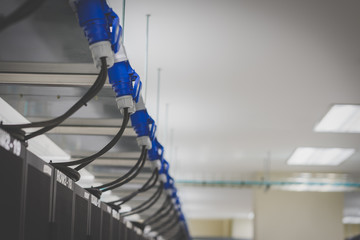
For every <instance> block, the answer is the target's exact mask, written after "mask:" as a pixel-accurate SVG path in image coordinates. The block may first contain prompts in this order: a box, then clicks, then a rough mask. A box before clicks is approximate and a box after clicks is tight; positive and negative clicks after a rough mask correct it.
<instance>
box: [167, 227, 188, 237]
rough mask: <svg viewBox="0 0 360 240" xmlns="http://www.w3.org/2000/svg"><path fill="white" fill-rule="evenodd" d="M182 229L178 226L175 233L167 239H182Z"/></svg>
mask: <svg viewBox="0 0 360 240" xmlns="http://www.w3.org/2000/svg"><path fill="white" fill-rule="evenodd" d="M182 230H183V229H182V228H181V227H179V229H178V230H177V231H176V232H175V234H173V235H171V236H170V237H168V238H167V239H184V238H181V237H182V236H183V234H184V233H183V231H182Z"/></svg>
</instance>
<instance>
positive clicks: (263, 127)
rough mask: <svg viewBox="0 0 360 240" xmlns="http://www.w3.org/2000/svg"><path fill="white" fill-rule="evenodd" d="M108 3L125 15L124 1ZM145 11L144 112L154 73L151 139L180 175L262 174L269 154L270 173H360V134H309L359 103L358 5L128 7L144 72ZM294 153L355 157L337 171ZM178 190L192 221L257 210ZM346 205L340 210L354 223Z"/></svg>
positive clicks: (128, 31)
mask: <svg viewBox="0 0 360 240" xmlns="http://www.w3.org/2000/svg"><path fill="white" fill-rule="evenodd" d="M108 2H109V3H110V5H111V6H112V7H113V8H114V9H115V10H116V11H117V12H118V13H121V5H122V1H118V0H108ZM146 14H151V17H150V32H149V80H148V83H147V85H148V96H147V107H148V110H149V113H150V114H151V115H152V117H154V118H155V116H156V95H157V84H156V82H157V69H158V68H161V69H162V71H161V90H160V91H161V92H160V118H159V121H158V126H159V127H158V133H157V134H158V138H159V139H160V142H161V143H162V144H163V145H164V146H165V148H166V150H167V152H166V157H167V160H169V161H170V163H171V168H170V169H171V172H172V175H174V176H175V178H176V179H178V180H184V179H185V180H189V179H190V180H191V179H196V180H199V179H200V180H206V179H208V180H239V179H242V180H244V179H250V178H253V177H254V176H256V177H258V176H260V175H261V174H260V175H259V174H258V173H259V172H262V171H263V170H264V159H265V158H266V157H267V156H268V154H270V158H271V167H270V169H271V171H272V173H273V175H272V176H275V175H281V174H285V175H286V174H287V176H289V175H290V173H292V172H313V173H317V172H325V173H326V172H328V173H331V172H335V173H345V174H358V175H360V134H334V133H315V132H313V130H312V129H313V127H314V126H315V125H316V123H317V122H319V121H320V120H321V118H322V117H323V116H324V115H325V113H326V112H327V111H328V110H329V109H330V107H331V105H332V104H335V103H351V104H360V67H359V65H360V48H359V43H360V28H359V23H360V1H358V0H347V1H339V0H301V1H299V0H298V1H296V0H290V1H289V0H181V1H170V0H151V1H150V0H128V1H126V21H125V46H126V49H127V53H128V56H129V59H130V61H131V64H132V66H133V67H134V68H135V69H136V71H137V72H138V73H139V75H140V76H142V77H143V76H144V75H145V74H144V68H145V30H146V28H145V27H146ZM59 29H60V28H59ZM61 50H62V49H61ZM142 80H143V81H144V80H145V79H144V78H143V79H142ZM112 102H113V101H112ZM166 106H168V110H167V107H166ZM167 112H168V114H167ZM297 147H346V148H355V149H356V150H357V152H356V153H355V154H354V155H353V156H352V157H351V158H350V159H349V160H347V161H346V162H344V163H343V164H341V165H340V166H336V167H311V166H305V167H299V166H288V165H286V161H287V159H288V158H289V157H290V155H291V154H292V152H293V151H294V150H295V149H296V148H297ZM178 187H179V194H180V196H181V199H182V201H183V203H184V204H183V208H184V210H185V213H186V214H187V216H188V217H211V218H214V217H215V218H243V217H245V218H246V217H248V214H249V213H250V212H251V211H252V207H253V206H252V191H251V190H250V189H237V188H211V187H193V186H184V185H179V186H178ZM358 196H359V195H358V194H352V195H351V194H350V195H347V197H349V199H353V200H354V199H355V201H356V200H358ZM351 203H354V201H352V200H349V201H346V204H348V205H349V206H350V205H351V207H349V209H350V210H349V212H346V211H345V214H348V215H351V214H354V212H356V214H355V215H356V216H360V209H359V207H358V206H357V205H354V204H351ZM354 206H355V207H354ZM351 209H352V210H351Z"/></svg>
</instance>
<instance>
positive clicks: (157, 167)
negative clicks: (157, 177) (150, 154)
mask: <svg viewBox="0 0 360 240" xmlns="http://www.w3.org/2000/svg"><path fill="white" fill-rule="evenodd" d="M151 162H152V166H153V168H156V169H157V170H159V171H160V169H161V161H160V160H159V159H157V160H155V161H151Z"/></svg>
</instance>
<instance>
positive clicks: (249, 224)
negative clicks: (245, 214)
mask: <svg viewBox="0 0 360 240" xmlns="http://www.w3.org/2000/svg"><path fill="white" fill-rule="evenodd" d="M231 236H232V237H233V238H241V239H253V237H254V221H253V220H252V219H234V220H233V221H232V228H231Z"/></svg>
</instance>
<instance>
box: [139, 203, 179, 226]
mask: <svg viewBox="0 0 360 240" xmlns="http://www.w3.org/2000/svg"><path fill="white" fill-rule="evenodd" d="M172 210H173V205H172V204H169V206H168V208H167V209H166V211H165V212H164V213H162V214H160V215H158V216H157V217H155V218H153V219H151V220H150V221H148V222H144V223H145V224H146V225H152V224H153V223H157V222H158V221H159V220H161V219H163V218H165V217H166V216H168V214H170V212H171V211H172Z"/></svg>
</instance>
